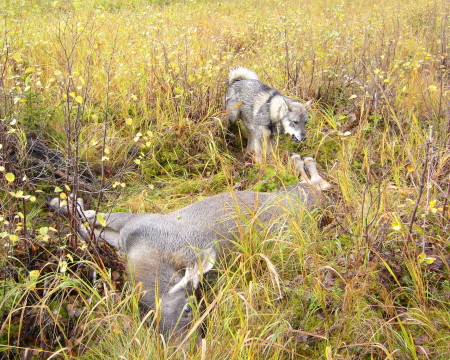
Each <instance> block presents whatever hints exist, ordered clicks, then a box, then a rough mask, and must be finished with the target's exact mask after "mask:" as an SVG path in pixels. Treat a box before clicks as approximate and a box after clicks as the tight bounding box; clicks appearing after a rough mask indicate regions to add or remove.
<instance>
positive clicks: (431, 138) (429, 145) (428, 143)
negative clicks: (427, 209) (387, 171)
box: [408, 126, 433, 239]
mask: <svg viewBox="0 0 450 360" xmlns="http://www.w3.org/2000/svg"><path fill="white" fill-rule="evenodd" d="M432 143H433V126H430V138H429V140H428V142H427V144H426V145H427V148H426V153H425V162H424V165H423V171H422V177H421V180H420V188H419V195H418V196H417V200H416V204H415V206H414V210H413V213H412V215H411V221H410V222H409V227H408V239H412V228H413V225H414V220H415V218H416V213H417V209H418V208H419V203H420V199H421V198H422V194H423V191H424V189H425V175H426V173H427V165H428V157H429V153H430V148H431V144H432Z"/></svg>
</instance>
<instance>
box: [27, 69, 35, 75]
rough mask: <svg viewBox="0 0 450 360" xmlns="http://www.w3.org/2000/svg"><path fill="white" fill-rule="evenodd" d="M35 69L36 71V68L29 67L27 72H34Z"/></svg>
mask: <svg viewBox="0 0 450 360" xmlns="http://www.w3.org/2000/svg"><path fill="white" fill-rule="evenodd" d="M35 71H36V69H35V68H28V69H26V70H25V74H29V73H33V72H35Z"/></svg>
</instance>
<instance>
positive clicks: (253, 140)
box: [225, 67, 311, 158]
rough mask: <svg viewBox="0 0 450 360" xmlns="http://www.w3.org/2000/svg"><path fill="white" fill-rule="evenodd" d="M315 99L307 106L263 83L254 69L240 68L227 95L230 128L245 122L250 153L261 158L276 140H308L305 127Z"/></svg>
mask: <svg viewBox="0 0 450 360" xmlns="http://www.w3.org/2000/svg"><path fill="white" fill-rule="evenodd" d="M310 106H311V100H310V101H308V102H307V103H305V104H303V103H301V102H299V101H296V100H292V99H290V98H288V97H286V96H284V95H281V94H280V93H279V92H278V91H277V90H275V89H272V88H271V87H269V86H267V85H265V84H263V83H262V82H261V81H259V78H258V76H257V75H256V74H255V73H254V72H253V71H251V70H249V69H246V68H243V67H239V68H236V69H234V70H231V71H230V73H229V76H228V90H227V93H226V95H225V108H226V112H227V125H230V124H232V123H234V122H235V121H236V120H237V119H239V118H240V119H242V121H243V123H244V125H245V128H246V132H247V138H248V139H247V140H248V142H247V150H248V151H249V152H252V153H254V154H255V155H256V157H257V158H261V156H262V155H263V151H264V149H266V151H267V150H269V149H270V145H271V142H272V140H273V137H274V136H275V135H278V134H283V133H285V134H289V135H291V137H292V139H293V140H294V141H295V142H300V141H303V140H305V139H306V132H305V124H306V121H307V120H308V109H309V108H310Z"/></svg>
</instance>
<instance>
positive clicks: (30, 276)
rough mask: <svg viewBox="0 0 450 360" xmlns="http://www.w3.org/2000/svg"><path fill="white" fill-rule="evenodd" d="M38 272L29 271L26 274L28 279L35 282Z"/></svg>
mask: <svg viewBox="0 0 450 360" xmlns="http://www.w3.org/2000/svg"><path fill="white" fill-rule="evenodd" d="M39 274H40V271H39V270H31V271H30V272H29V274H28V277H29V278H30V280H33V281H36V280H37V278H38V277H39Z"/></svg>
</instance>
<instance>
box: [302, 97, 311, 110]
mask: <svg viewBox="0 0 450 360" xmlns="http://www.w3.org/2000/svg"><path fill="white" fill-rule="evenodd" d="M311 104H312V99H311V100H309V101H307V102H305V103H304V104H303V105H305V109H306V110H309V109H310V108H311Z"/></svg>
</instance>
